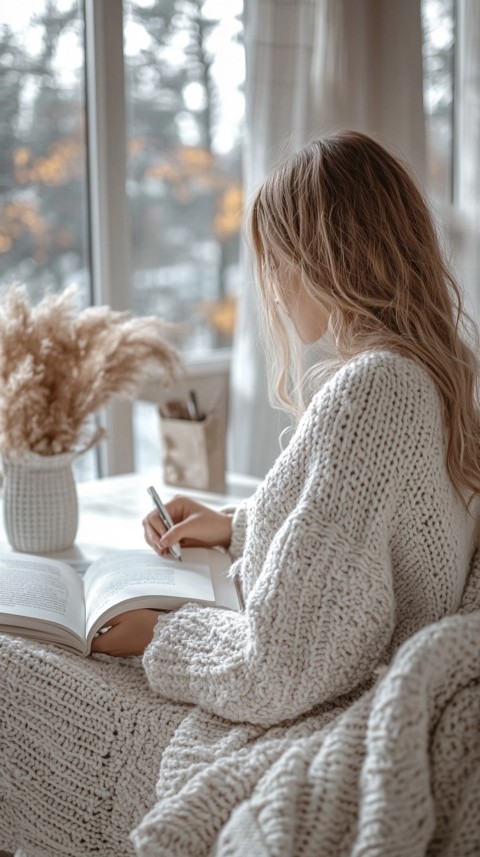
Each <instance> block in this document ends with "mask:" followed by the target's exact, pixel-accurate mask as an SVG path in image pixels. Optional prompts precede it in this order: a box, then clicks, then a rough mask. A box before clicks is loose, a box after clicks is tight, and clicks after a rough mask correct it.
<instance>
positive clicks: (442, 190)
mask: <svg viewBox="0 0 480 857" xmlns="http://www.w3.org/2000/svg"><path fill="white" fill-rule="evenodd" d="M422 24H423V68H424V75H423V81H424V86H423V94H424V103H425V131H426V143H427V175H428V179H429V185H430V190H431V191H432V193H433V194H434V195H435V196H436V197H437V198H438V199H439V200H441V201H442V202H450V201H451V200H452V179H453V177H452V162H453V62H454V42H455V0H422Z"/></svg>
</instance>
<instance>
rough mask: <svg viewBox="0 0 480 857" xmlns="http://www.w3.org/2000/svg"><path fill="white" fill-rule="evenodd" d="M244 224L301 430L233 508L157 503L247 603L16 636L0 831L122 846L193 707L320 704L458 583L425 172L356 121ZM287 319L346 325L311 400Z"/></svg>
mask: <svg viewBox="0 0 480 857" xmlns="http://www.w3.org/2000/svg"><path fill="white" fill-rule="evenodd" d="M250 231H251V237H252V244H253V251H254V255H255V260H256V264H257V271H258V280H259V284H260V288H261V294H262V301H263V307H264V311H265V312H264V315H265V320H266V324H267V328H268V334H269V337H270V341H271V343H272V346H273V348H272V357H271V359H270V361H269V364H270V366H272V367H273V368H274V372H275V376H276V394H277V399H278V400H279V402H280V403H281V404H282V405H284V406H286V407H288V408H289V409H290V410H291V411H292V412H293V413H294V414H295V416H296V417H298V426H297V428H296V432H295V435H294V436H293V438H292V439H291V441H290V443H289V444H288V446H287V448H286V449H285V450H284V451H283V452H282V453H281V455H280V456H279V458H278V460H277V461H276V463H275V464H274V466H273V467H272V469H271V470H270V472H269V473H268V474H267V476H266V478H265V480H264V481H263V483H262V484H261V486H260V487H259V489H258V490H257V491H256V493H255V495H254V496H253V497H252V498H251V499H250V500H249V501H248V502H246V503H245V504H243V505H242V506H240V507H239V508H238V509H236V510H235V511H234V513H233V514H230V513H229V512H223V513H218V512H214V511H212V510H210V509H208V508H206V507H204V506H201V505H200V504H197V503H194V502H193V501H191V500H190V499H188V498H186V497H179V498H176V499H175V500H173V501H172V502H171V503H169V504H168V508H169V511H170V514H171V516H172V518H173V520H174V522H175V526H174V527H173V528H172V529H171V530H170V531H168V533H166V532H165V529H164V527H163V525H162V524H161V522H160V519H159V517H158V516H157V514H156V512H152V513H151V514H150V515H149V516H148V517H147V518H146V519H145V521H144V527H145V536H146V539H147V542H148V543H149V544H150V545H151V546H152V547H153V548H154V549H155V550H156V551H157V552H158V553H165V552H166V551H167V550H168V547H169V545H171V544H172V543H174V542H176V541H180V542H182V543H183V544H203V545H222V546H223V547H225V548H227V549H228V550H229V552H230V554H231V556H232V560H233V564H232V567H231V574H232V575H237V577H238V580H239V582H240V584H241V587H242V590H243V595H244V599H245V602H246V607H245V612H244V613H241V614H237V613H233V612H229V611H222V610H218V609H210V608H202V607H199V606H198V605H187V606H185V607H183V608H182V609H181V610H179V611H178V612H176V613H172V614H167V615H165V614H162V615H160V616H159V615H158V614H157V613H156V612H155V611H149V610H141V611H131V612H129V613H125V614H123V615H122V616H121V617H119V619H118V621H117V622H116V623H115V625H114V626H113V627H112V628H111V629H110V630H108V631H106V632H105V633H104V634H102V635H101V636H99V637H98V638H97V640H96V644H95V650H96V652H98V653H102V654H104V655H119V656H129V655H143V661H142V667H140V666H139V665H137V666H136V667H135V668H134V667H133V666H132V662H131V661H130V662H125V661H123V660H115V659H112V658H106V659H105V658H103V659H101V660H99V659H96V658H93V659H90V660H89V661H87V662H85V661H83V660H80V659H78V658H75V657H74V656H67V655H65V654H63V653H59V652H58V651H57V650H56V649H54V648H53V647H43V648H40V647H38V646H34V645H32V644H30V643H25V642H23V641H20V640H11V639H9V638H3V639H2V649H1V651H2V657H1V658H0V669H1V673H0V675H1V678H0V683H1V686H2V687H5V686H6V688H7V690H6V692H4V693H3V697H4V700H5V701H4V703H2V705H3V706H4V709H2V720H3V721H5V722H6V723H7V727H6V728H7V734H8V735H9V740H8V742H7V741H5V742H4V744H2V748H1V755H0V770H2V772H3V774H2V776H3V778H4V782H5V785H4V786H3V789H4V792H3V794H2V792H1V790H0V795H1V796H2V799H3V802H4V804H3V805H2V804H0V806H2V809H3V806H5V812H4V817H5V819H6V820H5V821H0V831H1V834H2V837H3V842H2V840H1V839H0V842H1V844H4V847H5V845H6V846H7V847H12V843H13V844H14V845H16V844H18V843H22V844H23V845H24V847H25V848H26V850H28V848H29V847H30V848H31V849H32V851H33V848H34V847H37V848H39V846H43V848H44V849H45V850H47V849H48V847H49V848H50V851H49V852H48V853H49V854H50V855H54V854H57V853H58V854H60V853H61V854H64V855H67V854H68V855H70V854H72V855H74V854H75V853H77V854H78V853H82V854H85V855H90V854H93V853H97V852H96V849H98V847H99V844H100V845H101V846H102V848H103V850H102V854H109V853H112V854H114V853H115V854H116V857H118V855H120V854H122V853H129V851H128V847H129V846H128V842H127V841H126V836H127V834H128V831H129V830H131V829H132V827H133V826H134V825H135V823H137V822H138V820H139V819H140V818H141V817H142V814H143V813H144V812H145V811H146V809H147V808H148V805H149V802H152V800H153V790H154V784H155V780H156V777H157V774H158V768H159V765H160V761H161V759H162V754H164V751H165V748H166V747H167V746H168V744H169V741H170V738H171V736H172V735H173V733H174V732H175V730H176V729H178V728H180V724H183V723H184V722H185V718H186V717H187V713H188V711H189V710H191V709H189V708H187V707H186V706H191V705H192V704H193V705H194V706H197V707H199V709H201V710H203V712H206V715H205V716H207V715H208V716H209V717H211V718H212V723H213V722H215V723H218V718H222V723H224V728H225V729H226V730H228V728H230V729H234V726H233V724H234V723H247V724H252V727H251V728H253V729H257V730H260V731H261V730H265V729H269V728H270V727H272V726H275V725H276V724H282V723H284V722H285V721H291V720H298V719H299V718H301V717H303V716H308V714H309V713H311V712H312V711H322V712H324V713H323V715H322V716H324V721H322V722H328V719H329V718H330V719H331V718H332V717H334V716H335V715H336V713H338V711H339V710H342V708H345V707H347V706H348V705H349V704H351V702H352V700H354V699H356V698H357V697H358V696H359V695H360V694H361V693H362V692H363V691H364V689H365V688H368V687H370V686H371V685H372V682H373V681H374V673H375V670H376V669H377V667H378V666H379V665H380V664H384V663H387V662H388V661H389V660H390V658H391V656H392V654H393V652H394V651H395V650H396V649H397V648H398V646H399V645H400V644H401V643H402V642H403V641H404V640H405V639H406V638H408V637H409V636H411V635H412V634H414V633H415V632H416V631H417V630H419V629H420V628H421V627H423V626H425V625H427V624H428V623H431V622H434V621H436V620H438V619H440V618H441V617H443V616H445V615H446V614H448V613H452V612H454V611H455V610H457V609H458V606H459V604H460V599H461V595H462V591H463V588H464V584H465V580H466V576H467V572H468V567H469V562H470V559H471V555H472V552H473V546H474V530H475V518H476V509H477V497H478V494H479V491H480V466H479V465H480V433H479V431H478V429H479V414H478V404H477V373H478V366H477V361H476V358H475V354H474V351H473V350H472V348H471V347H470V346H469V344H468V342H467V339H466V338H464V335H463V334H462V332H461V331H462V328H461V323H462V322H463V319H464V316H463V313H462V309H461V302H460V295H459V291H458V289H457V287H456V285H455V283H454V280H453V278H452V276H451V274H450V273H449V272H448V269H447V267H446V265H445V262H444V260H443V258H442V254H441V251H440V249H439V245H438V241H437V237H436V235H435V230H434V226H433V224H432V220H431V217H430V215H429V213H428V209H427V206H426V204H425V202H424V200H423V198H422V196H421V194H420V192H419V190H418V189H417V187H416V185H415V183H414V181H413V179H412V178H411V176H410V175H409V173H408V171H407V169H406V168H405V166H404V165H403V164H401V163H400V162H399V161H398V160H397V159H396V158H394V157H393V156H392V155H391V154H390V153H388V152H387V151H386V150H385V149H384V148H383V147H382V146H380V145H379V144H378V143H377V142H375V141H374V140H373V139H371V138H369V137H367V136H365V135H363V134H359V133H354V132H346V133H341V134H337V135H334V136H331V137H327V138H323V139H320V140H317V141H315V142H313V143H311V144H310V145H308V146H306V147H305V148H303V149H302V150H301V151H299V152H298V153H296V154H294V155H292V156H291V157H290V158H288V160H287V161H285V163H284V164H282V165H281V166H279V167H278V168H277V169H276V170H274V171H273V173H272V174H271V176H270V177H269V178H268V179H267V180H266V181H265V183H264V184H263V185H262V187H261V188H260V189H259V191H258V192H257V194H256V196H255V198H254V199H253V202H252V206H251V211H250ZM290 326H291V327H293V330H294V332H295V333H296V335H297V339H299V340H301V341H302V342H303V343H305V344H310V343H313V342H316V341H317V340H319V339H320V338H321V337H323V336H324V335H325V334H327V335H328V336H329V337H330V339H331V341H333V343H334V346H335V352H336V354H335V360H334V361H331V363H330V365H329V366H328V367H327V370H328V371H326V367H325V365H322V366H317V367H314V369H313V370H311V371H310V372H309V373H308V398H309V403H308V405H306V404H305V403H304V398H305V397H306V395H307V391H306V389H305V385H302V383H301V375H302V370H301V357H300V356H299V355H298V354H297V353H296V351H295V348H294V346H293V345H292V344H291V340H292V335H291V334H292V331H291V329H290ZM34 702H35V705H36V706H37V708H36V709H35V711H34V714H35V717H36V720H35V724H36V725H34V726H32V723H31V722H29V720H30V721H31V717H32V712H33V705H34ZM38 710H40V714H39V713H38ZM26 711H28V713H29V717H27V715H26V714H24V715H23V717H24V719H22V712H26ZM49 714H50V717H52V716H53V723H54V727H55V734H54V735H52V737H51V740H50V739H49V740H48V741H47V742H46V740H45V734H43V735H42V734H41V724H42V723H43V724H46V723H47V722H48V717H49ZM225 722H227V723H226V724H225ZM228 724H230V726H229V725H228ZM212 728H213V727H212ZM255 734H258V731H257V733H255ZM32 736H33V738H32ZM35 736H37V737H36V738H35ZM2 740H3V739H2ZM192 740H193V739H192ZM46 743H47V744H48V751H45V745H46ZM12 748H13V749H12ZM166 755H168V766H169V768H170V769H171V768H172V764H173V765H174V764H175V759H174V757H172V756H171V754H170V755H169V754H166ZM39 756H40V759H39V758H38V757H39ZM32 759H35V766H36V767H35V770H34V773H35V777H36V778H35V777H34V778H33V780H32V776H31V772H32V765H33V762H32ZM79 759H81V766H80V767H79V761H78V760H79ZM134 759H136V760H137V764H138V759H141V760H142V761H141V766H142V767H141V775H138V774H137V775H136V774H135V765H134V763H133V760H134ZM18 770H20V774H19V773H18ZM27 774H28V778H27ZM52 779H53V780H54V787H53V790H52V788H51V780H52ZM47 780H48V781H49V785H50V797H49V798H48V799H47V795H48V789H47V787H46V786H44V785H43V784H44V783H45V782H46V781H47ZM0 788H1V787H0ZM52 791H53V797H52V796H51V794H52ZM65 792H69V793H70V797H69V806H71V809H70V810H69V813H70V815H69V817H68V823H67V824H66V825H65V824H64V826H63V829H62V828H61V824H60V821H59V819H60V818H61V808H62V805H63V800H64V794H65ZM97 798H98V800H97ZM28 801H30V803H28ZM25 803H27V804H28V805H29V806H31V807H32V810H31V813H32V817H34V821H35V824H34V827H32V824H33V822H31V820H30V819H29V818H28V817H27V818H24V813H22V807H23V805H24V804H25ZM59 807H60V809H59ZM93 809H95V810H96V813H95V812H93ZM34 828H35V829H34ZM38 831H40V832H38ZM80 840H81V841H82V849H83V850H82V849H80V850H77V852H75V847H77V849H78V848H79V846H78V842H79V841H80ZM52 843H54V844H55V843H56V845H55V847H54V846H53V845H52ZM111 843H113V845H112V844H111ZM55 848H56V849H57V850H55ZM115 849H116V850H115ZM122 849H123V850H122ZM39 853H40V848H39Z"/></svg>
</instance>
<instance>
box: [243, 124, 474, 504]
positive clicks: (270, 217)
mask: <svg viewBox="0 0 480 857" xmlns="http://www.w3.org/2000/svg"><path fill="white" fill-rule="evenodd" d="M247 224H248V231H249V236H250V238H251V243H252V246H253V253H254V259H255V265H256V271H257V281H258V284H259V286H260V293H261V299H262V303H263V306H264V310H265V313H264V319H265V322H266V335H267V344H269V345H270V349H269V350H270V352H271V353H270V355H269V357H270V359H269V367H270V370H271V375H272V377H271V379H270V380H271V398H272V400H273V401H274V403H276V404H277V405H280V406H281V407H283V408H285V409H287V410H289V411H290V412H291V413H293V414H294V415H295V416H296V417H297V418H298V417H299V416H300V415H301V413H302V412H303V411H304V410H305V402H304V398H305V393H304V391H305V383H304V382H305V377H306V376H305V373H304V371H303V368H302V357H301V350H300V349H299V348H298V346H297V344H295V343H294V342H293V340H292V336H291V333H290V332H289V329H288V322H286V320H285V318H284V317H283V315H282V313H281V312H279V302H280V304H285V303H286V304H287V305H288V297H287V295H288V291H289V289H290V288H291V283H292V278H295V280H296V282H297V283H298V282H300V287H301V288H303V289H304V290H305V291H306V292H307V293H308V295H309V296H310V299H311V300H312V301H313V302H314V303H316V304H317V306H318V307H319V309H321V310H325V309H326V310H327V311H328V312H329V313H330V316H329V326H328V333H329V336H330V338H331V340H333V343H334V346H335V349H334V351H335V359H331V360H330V361H327V364H325V362H320V363H318V364H317V365H316V366H314V367H313V369H311V370H310V371H309V373H308V379H309V384H310V386H311V385H312V382H313V383H314V384H316V386H317V389H318V387H319V385H320V384H321V383H322V379H324V378H325V377H327V376H328V374H329V373H331V372H333V371H335V369H336V368H338V365H339V364H340V365H341V364H343V363H344V362H345V361H347V360H349V359H352V358H353V357H355V356H357V355H358V354H360V353H361V352H364V351H367V350H374V349H376V350H379V349H389V350H391V351H396V352H398V353H400V354H403V355H405V356H406V357H409V358H411V359H413V360H415V361H417V362H418V363H420V364H421V365H422V366H423V367H424V368H425V369H426V370H427V371H428V373H429V374H430V376H431V378H432V379H433V381H434V383H435V385H436V387H437V390H438V392H439V394H440V399H441V402H442V404H443V410H444V419H445V425H446V430H447V439H448V442H447V448H446V466H447V470H448V473H449V475H450V478H451V481H452V483H453V486H454V488H455V490H456V492H457V494H458V495H459V497H460V499H461V500H462V502H463V503H464V505H466V506H469V504H470V502H471V500H472V499H473V497H474V495H476V494H478V493H480V410H479V396H478V392H479V391H478V379H479V362H478V360H477V357H476V352H475V345H476V343H477V341H478V336H477V333H476V328H475V325H474V324H473V322H472V321H471V319H470V318H469V316H468V315H467V314H466V313H465V311H464V309H463V303H462V297H461V293H460V290H459V288H458V286H457V284H456V282H455V280H454V277H453V276H452V273H451V272H450V270H449V268H448V265H447V263H446V261H445V257H444V254H443V251H442V249H441V247H440V243H439V239H438V236H437V232H436V228H435V224H434V221H433V219H432V216H431V214H430V212H429V208H428V205H427V203H426V201H425V199H424V198H423V196H422V194H421V192H420V190H419V188H418V187H417V185H416V182H415V180H414V179H413V177H412V175H411V174H410V172H409V170H408V168H407V167H406V166H405V164H403V163H402V162H401V161H400V160H399V159H397V158H396V157H394V156H393V155H392V154H391V153H390V152H389V151H387V150H386V149H385V148H384V147H383V146H381V145H380V144H379V143H378V142H376V141H375V140H374V139H372V138H371V137H369V136H367V135H365V134H362V133H359V132H356V131H343V132H339V133H336V134H334V135H331V136H327V137H323V138H321V139H317V140H314V141H313V142H311V143H310V144H308V145H307V146H305V147H304V148H302V149H301V150H300V151H298V152H296V153H294V154H292V155H290V156H289V157H288V158H287V159H286V160H285V161H284V163H283V164H281V165H280V166H278V167H277V168H276V169H275V170H274V171H273V172H272V173H271V175H270V176H269V177H268V178H267V179H266V181H265V182H264V183H263V184H262V186H261V187H260V188H259V190H258V191H257V193H256V194H255V195H254V197H253V199H252V201H251V203H250V207H249V212H248V219H247ZM464 493H466V494H470V495H471V496H470V499H469V502H468V503H466V501H465V499H464Z"/></svg>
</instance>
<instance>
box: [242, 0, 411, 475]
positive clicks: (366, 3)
mask: <svg viewBox="0 0 480 857" xmlns="http://www.w3.org/2000/svg"><path fill="white" fill-rule="evenodd" d="M245 17H246V59H247V90H246V92H247V128H248V134H247V144H246V156H245V175H246V190H247V198H248V197H249V196H250V194H251V193H252V191H253V190H254V189H255V187H256V186H257V185H258V184H259V183H260V182H261V180H262V179H263V178H264V176H265V175H266V173H267V172H268V171H269V170H270V168H271V167H272V166H273V165H274V164H275V162H276V161H278V160H279V159H280V158H281V157H283V156H284V155H285V154H287V153H288V152H289V151H291V150H292V149H294V148H296V147H298V146H299V145H301V144H303V143H305V142H307V141H308V140H309V139H312V138H313V137H315V136H316V135H319V134H323V133H326V132H330V131H334V130H336V129H338V128H347V127H348V128H356V129H359V130H363V131H366V132H369V133H374V134H376V136H377V137H378V139H380V140H381V141H383V142H384V143H386V144H388V145H389V146H392V147H393V148H394V149H395V150H396V152H397V153H398V154H401V155H404V156H405V157H406V158H407V159H408V160H409V161H410V163H411V164H412V166H413V167H414V169H415V170H416V172H417V175H418V176H419V178H420V179H421V178H422V177H423V174H424V148H425V147H424V142H425V141H424V121H423V96H422V92H423V88H422V87H423V76H422V38H421V17H420V0H402V2H398V0H355V2H352V0H246V2H245ZM267 398H268V397H267V382H266V370H265V359H264V355H263V350H262V344H261V341H260V334H259V330H258V325H257V301H256V296H255V290H254V287H253V283H252V278H251V272H250V268H249V265H248V253H247V262H246V281H245V284H244V289H243V293H242V295H241V300H240V310H239V321H238V326H237V333H236V341H235V344H234V353H233V365H232V378H231V410H230V432H229V466H230V467H231V469H233V470H236V471H237V472H241V473H250V474H253V475H255V476H263V475H264V474H265V472H266V471H267V469H268V468H269V466H270V465H271V464H272V462H273V461H274V459H275V458H276V456H277V455H278V452H279V440H278V438H279V433H280V430H281V427H282V425H284V424H285V423H283V422H282V420H281V419H280V417H279V414H278V413H277V412H275V411H273V410H272V408H270V406H269V405H268V401H267Z"/></svg>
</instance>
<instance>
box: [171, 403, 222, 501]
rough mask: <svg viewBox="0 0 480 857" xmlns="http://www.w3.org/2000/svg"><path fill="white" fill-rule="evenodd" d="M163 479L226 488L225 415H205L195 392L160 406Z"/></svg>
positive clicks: (205, 488)
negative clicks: (185, 401)
mask: <svg viewBox="0 0 480 857" xmlns="http://www.w3.org/2000/svg"><path fill="white" fill-rule="evenodd" d="M160 429H161V438H162V458H163V479H164V482H165V483H166V484H167V485H178V486H182V487H185V488H194V489H196V490H200V491H219V492H223V491H224V490H225V430H226V425H225V418H224V417H223V416H222V415H221V413H217V412H216V411H215V412H212V413H210V414H205V415H204V414H202V412H201V411H200V409H199V406H198V402H197V400H196V397H195V394H192V393H190V394H189V398H188V400H187V403H184V402H182V401H176V400H175V401H172V402H166V403H165V405H164V406H162V407H161V408H160Z"/></svg>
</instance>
